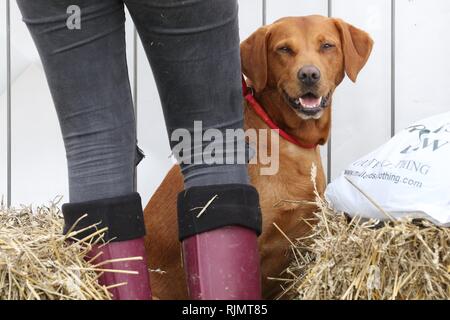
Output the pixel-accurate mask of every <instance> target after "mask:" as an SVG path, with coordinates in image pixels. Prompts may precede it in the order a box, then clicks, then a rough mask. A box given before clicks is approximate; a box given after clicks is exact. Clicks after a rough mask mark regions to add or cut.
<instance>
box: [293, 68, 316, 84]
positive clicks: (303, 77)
mask: <svg viewBox="0 0 450 320" xmlns="http://www.w3.org/2000/svg"><path fill="white" fill-rule="evenodd" d="M298 78H299V79H300V81H301V82H303V83H304V84H306V85H307V86H312V85H315V84H316V83H317V82H319V80H320V70H319V69H318V68H317V67H315V66H305V67H303V68H301V69H300V71H299V72H298Z"/></svg>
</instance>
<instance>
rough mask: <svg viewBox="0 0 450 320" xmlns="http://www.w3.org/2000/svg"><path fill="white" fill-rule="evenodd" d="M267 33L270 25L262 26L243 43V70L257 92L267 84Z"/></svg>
mask: <svg viewBox="0 0 450 320" xmlns="http://www.w3.org/2000/svg"><path fill="white" fill-rule="evenodd" d="M267 35H268V27H261V28H259V29H258V30H256V31H255V32H254V33H253V34H252V35H251V36H250V37H249V38H247V39H246V40H245V41H244V42H242V43H241V63H242V72H243V73H244V74H245V75H246V76H247V78H249V79H250V81H251V84H252V86H253V89H255V91H256V92H260V91H261V90H263V89H264V88H265V87H266V84H267Z"/></svg>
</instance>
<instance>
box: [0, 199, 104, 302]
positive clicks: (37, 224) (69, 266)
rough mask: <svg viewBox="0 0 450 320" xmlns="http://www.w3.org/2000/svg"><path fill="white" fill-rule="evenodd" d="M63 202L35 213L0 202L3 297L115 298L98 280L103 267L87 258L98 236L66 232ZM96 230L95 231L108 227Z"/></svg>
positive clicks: (0, 261)
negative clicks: (61, 208)
mask: <svg viewBox="0 0 450 320" xmlns="http://www.w3.org/2000/svg"><path fill="white" fill-rule="evenodd" d="M57 202H58V201H55V202H53V203H52V204H51V205H50V206H48V207H45V206H43V207H39V208H37V209H36V210H35V211H33V210H32V208H31V207H22V208H20V209H9V210H8V209H6V207H5V206H4V205H3V203H2V204H1V205H0V300H21V299H33V300H34V299H38V300H41V299H50V300H72V299H73V300H80V299H82V300H92V299H94V300H104V299H111V296H110V294H109V292H108V290H107V288H106V287H104V286H101V285H100V284H99V283H98V281H97V280H98V277H99V273H97V272H96V271H98V270H99V269H98V268H96V267H95V265H92V264H91V263H89V262H88V261H87V259H85V257H86V255H87V253H88V252H89V250H90V249H91V247H92V245H93V244H95V243H94V242H93V241H92V237H89V238H86V239H83V240H82V241H75V240H74V239H71V238H72V237H73V236H75V235H76V233H75V232H70V233H69V234H68V235H67V236H63V235H62V234H61V232H62V227H63V220H62V215H61V212H60V210H59V208H58V206H57ZM92 228H93V234H100V233H102V232H104V231H105V230H95V226H92ZM95 231H96V232H95ZM68 239H71V241H67V240H68ZM100 239H101V238H100ZM100 239H99V240H97V241H100ZM100 271H101V269H100Z"/></svg>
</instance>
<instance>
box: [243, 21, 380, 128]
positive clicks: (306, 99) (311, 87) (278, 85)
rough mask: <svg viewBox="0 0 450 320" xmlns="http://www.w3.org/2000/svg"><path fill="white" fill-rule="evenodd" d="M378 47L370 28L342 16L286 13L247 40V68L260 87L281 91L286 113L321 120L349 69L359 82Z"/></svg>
mask: <svg viewBox="0 0 450 320" xmlns="http://www.w3.org/2000/svg"><path fill="white" fill-rule="evenodd" d="M372 46H373V41H372V39H371V38H370V36H369V35H368V34H367V33H366V32H364V31H362V30H360V29H358V28H356V27H354V26H352V25H350V24H348V23H346V22H344V21H342V20H340V19H333V18H327V17H322V16H308V17H289V18H283V19H281V20H278V21H276V22H275V23H273V24H272V25H268V26H265V27H262V28H260V29H258V30H257V31H256V32H255V33H253V34H252V35H251V36H250V37H249V38H248V39H247V40H245V41H244V42H243V43H242V44H241V60H242V70H243V72H244V74H245V75H246V76H247V77H248V78H249V80H250V82H251V84H252V86H253V88H254V89H255V91H256V92H262V91H263V90H265V89H267V88H268V89H276V90H278V93H279V94H280V95H281V96H282V97H283V98H284V102H285V106H282V108H285V109H286V110H284V111H283V110H280V111H281V112H292V110H294V111H295V113H296V114H297V115H298V116H299V117H300V118H302V119H304V120H308V119H320V118H321V117H322V115H323V114H324V111H325V110H326V109H327V108H328V107H329V106H330V103H331V97H332V95H333V92H334V90H335V88H336V87H337V86H338V85H339V84H340V83H341V82H342V80H343V78H344V75H345V73H346V74H347V76H348V77H349V78H350V79H351V80H352V81H356V78H357V76H358V73H359V72H360V70H361V69H362V68H363V67H364V65H365V64H366V62H367V59H368V58H369V55H370V53H371V51H372ZM289 108H290V109H292V110H288V109H289Z"/></svg>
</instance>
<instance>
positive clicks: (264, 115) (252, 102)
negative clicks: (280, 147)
mask: <svg viewBox="0 0 450 320" xmlns="http://www.w3.org/2000/svg"><path fill="white" fill-rule="evenodd" d="M242 92H243V94H244V99H245V100H246V101H247V102H248V104H249V105H250V106H251V107H252V108H253V110H254V111H255V112H256V114H257V115H258V116H259V117H260V118H261V119H262V120H263V121H264V122H265V123H266V124H267V125H268V126H269V128H270V129H272V130H275V131H276V132H277V133H278V134H279V135H280V136H281V137H282V138H284V139H285V140H287V141H289V142H290V143H293V144H295V145H297V146H299V147H300V148H304V149H315V148H317V144H306V143H303V142H300V141H299V140H297V139H296V138H295V137H293V136H291V135H290V134H289V133H287V132H286V131H284V130H283V129H281V128H280V127H279V126H277V125H276V124H275V122H273V121H272V119H270V117H269V115H268V114H267V112H266V111H265V110H264V108H263V107H262V106H261V105H260V104H259V102H258V101H256V99H255V97H254V96H253V92H252V90H251V88H249V87H248V86H247V82H245V79H244V76H242Z"/></svg>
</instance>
